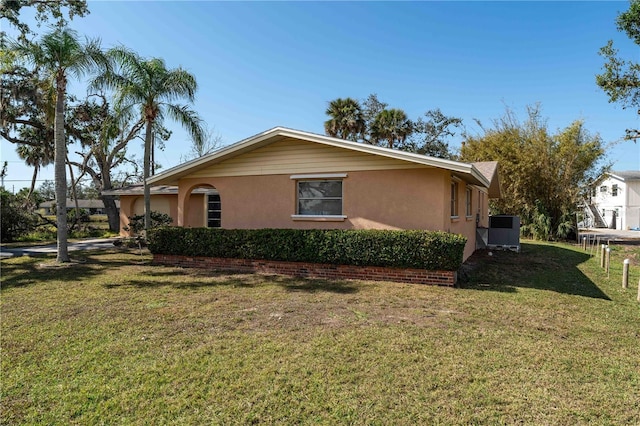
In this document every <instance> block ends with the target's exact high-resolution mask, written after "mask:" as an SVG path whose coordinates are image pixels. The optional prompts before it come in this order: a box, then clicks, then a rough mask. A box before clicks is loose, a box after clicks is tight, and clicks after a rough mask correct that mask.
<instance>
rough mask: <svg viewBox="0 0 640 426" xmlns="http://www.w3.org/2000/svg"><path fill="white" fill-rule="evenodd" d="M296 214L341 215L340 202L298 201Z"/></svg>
mask: <svg viewBox="0 0 640 426" xmlns="http://www.w3.org/2000/svg"><path fill="white" fill-rule="evenodd" d="M298 214H303V215H305V214H306V215H341V214H342V200H299V201H298Z"/></svg>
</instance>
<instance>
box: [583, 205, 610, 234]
mask: <svg viewBox="0 0 640 426" xmlns="http://www.w3.org/2000/svg"><path fill="white" fill-rule="evenodd" d="M586 206H587V215H588V216H589V217H590V218H591V220H592V223H593V227H594V228H606V227H607V223H606V222H605V221H604V219H603V218H602V215H601V214H600V211H599V210H598V208H597V207H596V206H594V205H593V204H587V205H586Z"/></svg>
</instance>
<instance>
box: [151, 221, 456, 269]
mask: <svg viewBox="0 0 640 426" xmlns="http://www.w3.org/2000/svg"><path fill="white" fill-rule="evenodd" d="M148 240H149V241H148V242H149V249H150V250H151V252H152V253H154V254H174V255H183V256H205V257H224V258H240V259H264V260H280V261H289V262H313V263H330V264H341V265H359V266H390V267H399V268H421V269H429V270H449V271H455V270H457V269H458V268H459V267H460V265H461V264H462V256H463V252H464V246H465V243H466V240H467V239H466V238H465V237H463V236H462V235H457V234H449V233H445V232H431V231H389V230H321V229H213V228H180V227H163V228H157V229H154V230H151V231H149V235H148Z"/></svg>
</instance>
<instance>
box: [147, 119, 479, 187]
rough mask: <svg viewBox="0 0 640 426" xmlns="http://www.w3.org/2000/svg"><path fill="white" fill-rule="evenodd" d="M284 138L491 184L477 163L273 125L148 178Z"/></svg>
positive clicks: (169, 178)
mask: <svg viewBox="0 0 640 426" xmlns="http://www.w3.org/2000/svg"><path fill="white" fill-rule="evenodd" d="M285 138H295V139H300V140H303V141H308V142H314V143H319V144H323V145H327V146H332V147H337V148H342V149H348V150H351V151H357V152H362V153H367V154H372V155H379V156H383V157H388V158H394V159H396V160H400V161H406V162H410V163H415V164H422V165H424V166H428V167H435V168H440V169H445V170H450V171H451V172H452V173H453V174H455V175H462V176H464V177H465V179H466V180H467V181H469V182H470V183H472V184H475V185H481V186H485V187H487V188H490V186H491V179H489V178H487V176H486V175H485V174H483V173H481V172H480V171H479V170H478V169H477V168H476V167H474V166H473V165H472V164H469V163H462V162H459V161H451V160H444V159H441V158H435V157H428V156H426V155H420V154H414V153H411V152H405V151H398V150H395V149H389V148H383V147H380V146H375V145H368V144H363V143H357V142H351V141H346V140H343V139H338V138H333V137H330V136H325V135H319V134H315V133H309V132H303V131H300V130H293V129H288V128H286V127H274V128H273V129H270V130H267V131H265V132H262V133H258V134H257V135H254V136H251V137H249V138H247V139H243V140H241V141H239V142H236V143H234V144H232V145H229V146H226V147H224V148H221V149H219V150H217V151H214V152H212V153H211V154H209V155H206V156H204V157H200V158H197V159H195V160H191V161H188V162H186V163H183V164H180V165H178V166H175V167H173V168H171V169H168V170H166V171H164V172H162V173H159V174H157V175H155V176H153V177H151V178H149V183H150V184H155V185H158V184H163V185H177V184H178V181H179V180H180V179H181V178H183V177H185V176H187V175H189V174H191V173H193V172H196V171H198V170H201V169H204V168H206V167H210V166H213V165H214V164H216V163H220V162H222V161H225V160H228V159H230V158H233V157H236V156H239V155H241V154H244V153H246V152H250V151H253V150H255V149H258V148H261V147H263V146H266V145H269V144H271V143H274V142H277V141H279V140H282V139H285Z"/></svg>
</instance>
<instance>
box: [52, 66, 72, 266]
mask: <svg viewBox="0 0 640 426" xmlns="http://www.w3.org/2000/svg"><path fill="white" fill-rule="evenodd" d="M66 86H67V80H66V77H65V75H64V73H62V72H59V73H58V75H57V76H56V89H57V90H56V92H57V93H56V110H55V122H54V141H55V157H54V163H55V165H54V181H55V188H56V224H57V229H58V231H57V241H58V255H57V258H56V262H58V263H63V262H69V261H70V260H69V251H68V247H67V173H66V170H65V162H66V158H67V141H66V138H65V134H64V98H65V95H66V88H67V87H66Z"/></svg>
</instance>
